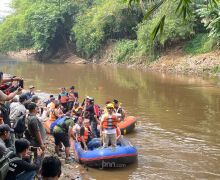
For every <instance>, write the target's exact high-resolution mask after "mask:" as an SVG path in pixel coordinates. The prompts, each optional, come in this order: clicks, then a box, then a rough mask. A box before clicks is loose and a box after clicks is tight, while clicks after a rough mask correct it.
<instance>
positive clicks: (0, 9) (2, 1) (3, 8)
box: [0, 0, 11, 18]
mask: <svg viewBox="0 0 220 180" xmlns="http://www.w3.org/2000/svg"><path fill="white" fill-rule="evenodd" d="M10 2H11V0H0V18H2V17H5V16H7V15H8V14H10V12H11V9H10V8H9V3H10Z"/></svg>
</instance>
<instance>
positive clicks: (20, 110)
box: [9, 94, 27, 124]
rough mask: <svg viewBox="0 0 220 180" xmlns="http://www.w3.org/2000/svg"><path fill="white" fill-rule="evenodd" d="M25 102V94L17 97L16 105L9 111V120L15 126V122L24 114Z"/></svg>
mask: <svg viewBox="0 0 220 180" xmlns="http://www.w3.org/2000/svg"><path fill="white" fill-rule="evenodd" d="M26 100H27V96H26V95H25V94H22V95H20V97H19V103H18V104H17V106H16V107H14V108H13V109H11V111H10V115H9V117H10V119H11V122H12V124H15V123H16V122H17V120H18V119H19V118H20V117H21V116H22V115H25V114H26V111H27V110H26V108H25V106H24V104H25V102H26Z"/></svg>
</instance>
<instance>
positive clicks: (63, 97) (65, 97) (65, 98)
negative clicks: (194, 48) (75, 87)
mask: <svg viewBox="0 0 220 180" xmlns="http://www.w3.org/2000/svg"><path fill="white" fill-rule="evenodd" d="M59 95H60V103H62V104H64V103H66V102H67V101H68V94H67V92H65V93H60V94H59Z"/></svg>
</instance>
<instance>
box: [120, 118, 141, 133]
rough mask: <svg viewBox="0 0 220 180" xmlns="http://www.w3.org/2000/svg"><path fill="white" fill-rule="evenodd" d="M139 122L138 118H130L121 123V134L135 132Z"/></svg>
mask: <svg viewBox="0 0 220 180" xmlns="http://www.w3.org/2000/svg"><path fill="white" fill-rule="evenodd" d="M136 121H137V118H136V117H134V116H128V117H126V118H125V120H124V121H121V122H120V123H119V128H120V129H121V134H122V135H125V134H128V133H130V132H131V131H133V129H134V128H135V123H136Z"/></svg>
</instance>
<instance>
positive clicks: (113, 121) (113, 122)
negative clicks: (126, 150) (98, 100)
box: [102, 114, 118, 129]
mask: <svg viewBox="0 0 220 180" xmlns="http://www.w3.org/2000/svg"><path fill="white" fill-rule="evenodd" d="M117 124H118V119H117V117H116V115H115V114H112V115H111V118H109V115H108V114H105V115H104V120H103V122H102V127H103V129H115V128H117Z"/></svg>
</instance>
